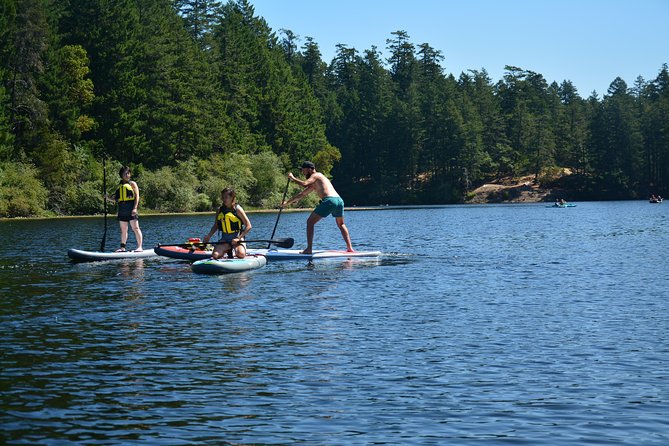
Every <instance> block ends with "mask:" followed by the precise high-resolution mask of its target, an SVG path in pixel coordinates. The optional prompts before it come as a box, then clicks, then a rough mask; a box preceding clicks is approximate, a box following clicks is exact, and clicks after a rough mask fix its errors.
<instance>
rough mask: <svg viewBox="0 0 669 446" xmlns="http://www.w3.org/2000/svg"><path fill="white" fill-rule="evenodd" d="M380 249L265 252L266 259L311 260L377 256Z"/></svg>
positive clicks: (271, 250) (279, 250)
mask: <svg viewBox="0 0 669 446" xmlns="http://www.w3.org/2000/svg"><path fill="white" fill-rule="evenodd" d="M381 255H382V253H381V251H354V252H348V251H338V250H333V249H315V250H314V251H313V252H312V253H311V254H302V253H300V250H299V249H270V250H268V251H267V252H266V253H265V256H266V257H267V259H268V260H270V261H274V260H305V259H306V260H313V259H328V258H336V257H341V258H351V257H379V256H381Z"/></svg>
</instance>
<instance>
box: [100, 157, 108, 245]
mask: <svg viewBox="0 0 669 446" xmlns="http://www.w3.org/2000/svg"><path fill="white" fill-rule="evenodd" d="M102 202H103V203H104V212H105V229H104V232H103V233H102V241H100V252H104V250H105V243H106V242H107V164H106V162H105V157H103V158H102Z"/></svg>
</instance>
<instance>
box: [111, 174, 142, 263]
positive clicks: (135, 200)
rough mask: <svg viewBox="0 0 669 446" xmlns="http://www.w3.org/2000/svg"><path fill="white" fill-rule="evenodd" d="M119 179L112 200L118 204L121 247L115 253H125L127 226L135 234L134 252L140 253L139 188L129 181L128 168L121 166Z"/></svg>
mask: <svg viewBox="0 0 669 446" xmlns="http://www.w3.org/2000/svg"><path fill="white" fill-rule="evenodd" d="M118 174H119V176H120V177H121V183H120V184H119V186H118V189H116V194H115V196H114V200H115V201H116V203H117V204H118V215H117V217H116V219H117V220H118V223H119V225H120V227H121V247H120V248H119V249H117V250H116V252H125V245H126V243H127V241H128V224H130V227H131V228H132V232H134V233H135V239H136V240H137V248H136V249H135V252H142V251H143V250H144V249H142V241H143V236H142V230H141V229H139V214H138V213H137V209H138V208H139V187H138V186H137V183H135V182H134V181H132V180H130V175H131V172H130V167H128V166H123V167H121V170H119V172H118Z"/></svg>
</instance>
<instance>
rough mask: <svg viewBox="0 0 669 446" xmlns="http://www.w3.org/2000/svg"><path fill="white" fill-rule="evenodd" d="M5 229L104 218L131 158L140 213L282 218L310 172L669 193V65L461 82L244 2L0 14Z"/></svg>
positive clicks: (441, 198)
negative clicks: (510, 180)
mask: <svg viewBox="0 0 669 446" xmlns="http://www.w3.org/2000/svg"><path fill="white" fill-rule="evenodd" d="M0 11H1V12H2V14H1V15H0V81H1V83H0V216H2V217H15V216H33V215H54V214H57V215H61V214H91V213H100V212H101V211H102V198H101V196H102V189H103V184H104V183H107V188H108V190H109V191H110V192H111V190H112V189H113V187H114V184H115V183H116V182H117V179H118V177H117V174H116V172H118V168H119V167H120V166H121V165H123V164H127V165H130V166H131V167H132V169H133V177H134V179H136V180H137V181H138V183H139V184H140V188H141V190H142V194H141V196H142V201H143V206H144V207H145V208H150V209H154V210H157V211H174V212H183V211H192V210H210V209H213V208H214V207H215V206H216V205H217V203H218V199H219V194H220V190H221V189H223V188H224V187H227V186H232V187H235V188H236V189H237V192H238V197H239V199H240V201H241V202H243V203H244V204H245V205H247V206H249V207H274V206H276V205H277V204H278V203H279V201H280V198H281V195H282V192H283V189H284V187H285V182H286V178H285V174H286V172H287V171H288V170H290V169H291V168H292V167H293V166H296V165H299V163H300V162H301V161H302V160H304V159H312V160H313V161H314V162H315V163H316V165H317V166H318V168H319V170H320V171H323V172H325V173H326V174H328V175H330V176H331V177H332V178H333V182H334V184H335V186H336V187H337V189H338V190H339V192H340V193H341V194H342V195H343V196H344V198H345V200H346V203H347V204H358V205H364V204H380V203H383V204H436V203H456V202H461V201H463V200H465V199H466V197H467V194H468V193H469V191H471V190H472V189H473V188H474V187H475V186H477V185H478V184H481V183H483V182H486V181H490V180H491V179H494V178H499V177H504V176H518V175H534V176H535V178H536V181H538V182H541V183H544V184H545V183H550V182H551V181H556V178H557V177H558V175H556V173H557V172H559V171H562V170H563V169H569V170H570V171H571V172H573V175H570V176H569V184H567V185H565V186H566V187H567V189H568V190H569V191H570V192H569V193H570V194H571V196H572V197H573V198H588V199H625V198H639V197H645V196H646V195H648V194H650V193H654V194H658V193H659V194H663V195H667V193H668V184H667V180H668V179H669V171H668V170H669V70H668V69H667V65H666V64H665V65H663V66H662V67H660V69H659V71H658V75H657V77H656V78H655V79H653V80H650V81H646V80H644V79H643V78H641V77H639V78H637V79H636V81H635V83H634V85H633V86H631V87H630V86H628V85H627V84H626V83H625V82H624V81H623V80H622V79H620V78H615V79H614V80H613V81H612V82H611V84H610V86H609V89H608V91H607V92H606V94H604V95H603V97H601V98H600V97H599V96H598V95H597V93H595V92H592V93H591V94H590V96H589V97H587V98H583V97H581V96H580V95H579V93H578V91H577V89H576V88H575V87H574V85H573V84H572V83H571V82H570V81H567V80H565V81H563V82H562V83H560V84H558V83H556V82H553V83H551V84H549V83H548V82H547V81H546V79H545V78H544V77H543V76H542V75H541V74H539V73H535V72H532V71H529V70H524V69H522V68H519V67H512V66H507V67H506V71H505V75H504V77H503V79H500V80H498V81H496V82H495V81H493V80H492V79H491V78H490V77H489V75H488V73H487V72H486V71H485V69H481V70H470V71H467V72H463V73H461V74H460V75H459V76H458V77H457V78H456V77H455V76H454V75H452V74H447V73H446V72H445V69H444V68H443V66H444V61H445V58H444V56H443V54H442V53H441V51H439V50H436V49H434V48H432V47H431V46H430V45H429V44H427V43H423V44H420V45H416V44H414V43H412V42H411V40H410V36H409V35H408V34H407V33H406V32H404V31H396V32H393V33H391V35H390V37H389V38H388V39H387V42H386V44H387V45H386V48H385V50H386V56H385V57H384V56H383V54H382V52H381V51H380V50H379V49H378V48H376V47H372V48H371V49H367V50H364V51H362V52H359V51H358V50H356V49H355V48H351V47H349V46H347V45H338V47H337V52H336V55H335V57H334V58H333V60H332V61H330V62H326V61H324V60H323V59H322V55H321V52H320V49H319V46H318V44H317V42H315V41H314V40H313V39H312V38H310V37H306V38H305V39H301V38H300V37H299V36H298V35H297V34H295V33H294V32H293V31H291V30H279V31H273V30H272V29H271V28H270V26H269V25H268V23H267V22H266V21H265V20H264V19H263V18H262V17H259V16H257V15H256V14H255V10H254V8H253V5H252V4H251V3H250V2H249V1H247V0H237V1H229V2H227V3H223V2H219V1H212V0H113V1H108V0H59V1H56V0H0Z"/></svg>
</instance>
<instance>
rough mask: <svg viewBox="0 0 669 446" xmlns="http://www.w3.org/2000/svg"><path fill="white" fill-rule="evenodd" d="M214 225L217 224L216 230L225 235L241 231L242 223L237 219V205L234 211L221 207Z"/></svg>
mask: <svg viewBox="0 0 669 446" xmlns="http://www.w3.org/2000/svg"><path fill="white" fill-rule="evenodd" d="M216 223H218V230H219V231H221V232H223V233H225V234H234V233H235V232H239V231H241V230H242V221H241V220H240V218H239V217H237V205H235V207H234V209H228V208H226V207H224V206H221V208H220V209H219V211H218V216H217V217H216Z"/></svg>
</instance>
